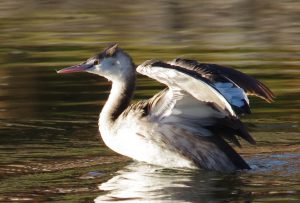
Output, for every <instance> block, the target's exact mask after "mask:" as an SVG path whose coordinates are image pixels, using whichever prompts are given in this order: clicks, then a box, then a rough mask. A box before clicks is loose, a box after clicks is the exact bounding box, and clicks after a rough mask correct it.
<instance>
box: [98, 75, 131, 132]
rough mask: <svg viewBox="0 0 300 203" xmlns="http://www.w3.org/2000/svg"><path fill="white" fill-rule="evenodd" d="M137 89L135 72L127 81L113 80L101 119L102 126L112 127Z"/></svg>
mask: <svg viewBox="0 0 300 203" xmlns="http://www.w3.org/2000/svg"><path fill="white" fill-rule="evenodd" d="M134 89H135V74H134V75H133V76H132V77H131V78H130V79H128V80H127V81H123V82H119V81H113V83H112V88H111V91H110V95H109V97H108V100H107V102H106V103H105V105H104V107H103V109H102V111H101V113H100V119H99V125H100V127H104V126H106V127H111V126H112V125H113V123H114V121H115V120H116V119H117V118H118V117H119V116H120V114H121V113H122V112H123V111H124V110H125V109H126V108H127V107H128V106H129V104H130V101H131V99H132V96H133V92H134Z"/></svg>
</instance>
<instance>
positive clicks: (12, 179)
mask: <svg viewBox="0 0 300 203" xmlns="http://www.w3.org/2000/svg"><path fill="white" fill-rule="evenodd" d="M299 9H300V4H299V2H298V1H296V0H295V1H293V0H290V1H278V2H277V1H276V2H275V1H266V0H263V1H246V0H245V1H226V2H223V1H213V2H211V1H201V2H200V1H188V2H187V1H186V2H181V1H116V0H112V1H109V2H106V1H103V2H100V1H84V2H82V1H79V0H72V1H54V0H53V1H46V0H44V1H34V0H32V1H25V0H24V1H22V0H21V1H9V0H4V1H1V2H0V30H1V32H0V88H1V90H0V202H33V201H34V202H50V201H55V202H93V201H94V200H95V201H98V202H105V201H121V202H140V201H145V202H147V201H152V202H155V201H156V202H299V200H300V186H299V185H300V172H299V171H300V130H299V123H300V111H299V109H300V93H299V92H300V83H299V79H300V69H299V68H300V66H299V64H300V60H299V59H300V54H299V53H300V38H299V34H300V26H299V24H300V22H299V17H300V16H299ZM116 41H117V42H119V43H120V46H121V47H122V48H124V49H125V50H127V51H128V52H129V53H130V54H131V55H132V57H133V58H134V60H135V63H136V64H139V63H141V62H143V61H145V60H147V59H151V58H156V59H163V60H169V59H172V58H174V57H178V56H181V57H188V58H193V59H197V60H201V61H203V62H211V63H219V64H223V65H229V66H234V67H235V68H237V69H239V70H242V71H243V72H245V73H248V74H251V75H253V76H255V77H257V78H258V79H260V80H261V81H263V82H264V83H265V84H267V85H268V86H269V87H270V88H271V89H272V90H273V91H274V93H275V94H276V96H277V97H276V102H275V103H272V104H266V103H264V102H263V101H260V100H259V99H252V100H251V101H252V102H251V106H252V107H253V114H252V115H250V116H246V117H244V118H243V121H244V122H245V123H246V125H247V126H248V128H249V130H250V132H251V133H252V135H253V136H254V137H255V138H256V140H257V145H256V146H250V145H249V144H247V143H244V142H243V148H241V149H237V150H238V151H239V152H240V153H241V154H242V155H243V157H245V159H246V160H247V162H248V163H249V164H250V165H251V167H252V168H253V170H251V171H245V172H238V173H235V174H220V173H214V172H207V171H199V170H169V169H162V168H159V167H154V166H149V165H145V164H141V163H135V162H132V161H131V160H129V159H127V158H125V157H122V156H120V155H118V154H115V153H114V152H112V151H111V150H109V149H107V147H105V145H104V144H103V142H102V141H101V139H100V138H99V133H98V129H97V119H98V113H99V111H100V110H101V107H102V106H103V104H104V102H105V100H106V98H107V94H108V92H109V89H110V84H109V83H108V82H107V81H106V80H104V79H102V78H99V77H97V76H93V75H88V74H74V75H63V76H62V75H57V74H56V73H55V70H57V69H60V68H62V67H65V66H69V65H72V64H76V63H78V62H80V61H82V60H84V59H86V58H88V57H90V56H91V55H92V54H94V53H95V52H98V51H99V50H101V49H103V48H104V47H105V45H106V44H107V42H116ZM161 88H162V86H161V85H160V84H158V83H156V82H154V81H152V80H150V79H147V78H144V77H139V78H138V88H137V91H136V95H135V100H138V99H142V98H147V97H149V96H150V95H152V94H154V93H155V92H157V91H158V90H159V89H161Z"/></svg>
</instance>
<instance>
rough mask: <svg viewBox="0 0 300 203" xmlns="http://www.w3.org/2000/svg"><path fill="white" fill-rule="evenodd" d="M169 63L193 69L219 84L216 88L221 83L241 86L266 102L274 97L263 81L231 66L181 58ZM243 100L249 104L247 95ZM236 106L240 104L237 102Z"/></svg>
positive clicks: (234, 86) (249, 93)
mask: <svg viewBox="0 0 300 203" xmlns="http://www.w3.org/2000/svg"><path fill="white" fill-rule="evenodd" d="M171 64H173V65H176V66H180V67H182V68H184V69H186V70H190V71H193V72H195V73H196V74H199V75H201V76H202V77H204V78H207V79H208V80H209V81H210V82H212V83H213V84H215V86H219V87H220V88H218V89H222V84H223V87H224V85H225V87H226V86H227V88H228V87H231V88H230V89H231V91H232V90H233V88H237V87H238V88H241V89H242V90H243V91H244V92H245V93H246V94H247V95H254V96H257V97H260V98H262V99H264V100H265V101H267V102H272V101H273V100H274V98H275V95H274V94H273V92H272V91H271V90H270V89H269V88H268V87H267V86H265V85H264V84H263V83H261V82H260V81H258V80H256V79H255V78H253V77H251V76H249V75H246V74H244V73H242V72H240V71H237V70H235V69H232V68H228V67H224V66H220V65H216V64H207V63H199V62H197V61H195V60H188V59H181V58H177V59H175V60H173V61H172V62H171ZM223 89H224V88H223ZM221 91H222V90H221ZM229 93H230V91H229ZM231 93H232V92H231ZM237 93H238V92H237ZM240 95H242V94H240ZM224 96H226V95H224ZM241 97H242V96H241ZM244 100H245V101H246V102H247V103H248V104H249V101H248V98H247V97H244ZM237 106H240V105H238V104H237Z"/></svg>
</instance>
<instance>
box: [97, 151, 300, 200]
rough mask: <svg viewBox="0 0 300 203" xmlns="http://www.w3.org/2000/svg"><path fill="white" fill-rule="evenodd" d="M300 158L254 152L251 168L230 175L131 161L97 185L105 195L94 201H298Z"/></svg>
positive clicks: (291, 155)
mask: <svg viewBox="0 0 300 203" xmlns="http://www.w3.org/2000/svg"><path fill="white" fill-rule="evenodd" d="M287 158H288V159H287ZM299 158H300V154H274V155H256V156H254V157H251V159H249V160H248V161H249V163H250V164H251V167H252V170H251V171H240V172H236V173H233V174H221V173H216V172H207V171H201V170H190V169H186V170H183V169H180V170H179V169H178V170H171V169H164V168H161V167H157V166H151V165H147V164H144V163H137V162H134V163H131V164H129V165H127V166H126V167H124V168H122V169H121V170H119V171H118V172H116V173H115V174H114V176H113V178H111V179H109V180H108V181H106V182H104V183H102V184H101V185H99V189H100V190H101V191H105V194H102V195H100V196H98V197H97V198H96V199H95V202H112V201H122V202H156V201H157V202H228V201H232V200H234V201H238V202H252V201H253V200H254V199H255V200H256V201H263V200H264V199H273V201H276V200H277V199H280V197H281V196H285V198H286V199H290V200H293V199H294V200H297V199H298V200H299V198H297V197H296V196H297V195H300V190H299V185H300V174H299V167H300V159H299ZM274 176H276V178H274ZM289 179H293V180H294V181H293V182H290V181H288V180H289Z"/></svg>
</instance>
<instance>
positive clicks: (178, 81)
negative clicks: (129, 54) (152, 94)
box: [137, 65, 235, 116]
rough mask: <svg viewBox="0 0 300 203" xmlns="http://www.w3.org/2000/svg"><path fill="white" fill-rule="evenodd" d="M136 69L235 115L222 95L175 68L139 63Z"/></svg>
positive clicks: (172, 87)
mask: <svg viewBox="0 0 300 203" xmlns="http://www.w3.org/2000/svg"><path fill="white" fill-rule="evenodd" d="M137 71H138V72H140V73H141V74H143V75H147V76H148V77H151V78H154V79H156V80H157V81H159V82H161V83H163V84H165V85H167V86H169V87H170V88H171V89H176V88H178V89H182V90H184V91H186V92H188V93H189V94H191V95H192V96H193V97H195V98H196V99H197V100H199V101H204V102H213V103H215V104H216V105H217V106H219V107H220V108H221V109H223V110H227V111H228V112H229V113H230V115H233V116H235V113H234V111H233V109H232V107H231V106H230V104H229V103H228V101H227V100H226V99H225V98H224V96H223V95H222V94H221V93H220V92H218V91H217V90H216V89H214V88H213V87H211V86H210V85H209V84H207V83H206V82H204V81H202V80H200V79H196V78H194V77H192V76H190V75H187V74H185V73H182V72H180V71H178V70H175V69H170V68H162V67H158V66H152V67H151V68H150V67H148V66H143V65H140V66H138V67H137Z"/></svg>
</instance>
